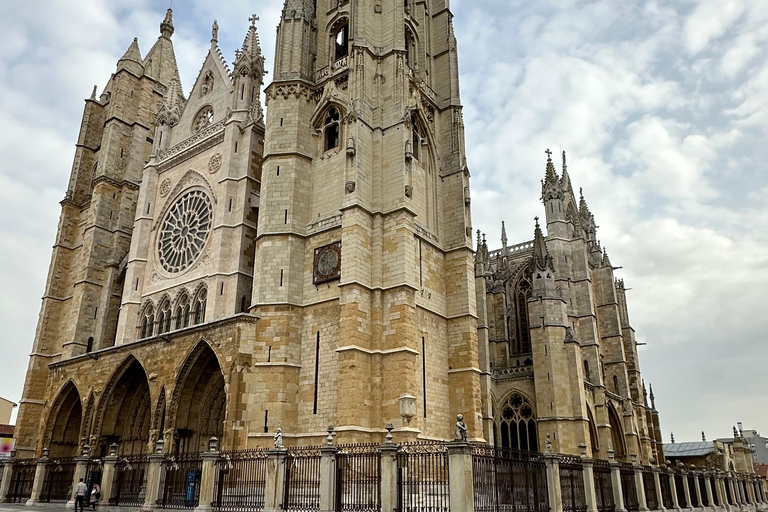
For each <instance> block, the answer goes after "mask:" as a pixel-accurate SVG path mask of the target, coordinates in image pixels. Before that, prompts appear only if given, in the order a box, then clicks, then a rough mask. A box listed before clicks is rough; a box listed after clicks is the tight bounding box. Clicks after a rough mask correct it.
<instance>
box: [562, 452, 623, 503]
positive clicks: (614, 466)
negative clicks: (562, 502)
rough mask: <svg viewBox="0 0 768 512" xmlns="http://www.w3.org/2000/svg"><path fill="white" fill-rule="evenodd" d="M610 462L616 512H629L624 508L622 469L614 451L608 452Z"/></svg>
mask: <svg viewBox="0 0 768 512" xmlns="http://www.w3.org/2000/svg"><path fill="white" fill-rule="evenodd" d="M608 460H609V461H610V462H609V464H610V465H611V486H612V487H613V503H614V505H616V509H615V510H616V512H627V509H626V508H624V493H623V492H622V487H621V469H620V466H619V463H618V462H616V457H615V456H614V452H613V450H608ZM552 510H561V509H554V508H553V509H552Z"/></svg>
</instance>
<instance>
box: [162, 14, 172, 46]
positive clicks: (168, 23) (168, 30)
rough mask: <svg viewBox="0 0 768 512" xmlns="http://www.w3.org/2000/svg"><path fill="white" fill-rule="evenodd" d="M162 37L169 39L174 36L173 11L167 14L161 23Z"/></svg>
mask: <svg viewBox="0 0 768 512" xmlns="http://www.w3.org/2000/svg"><path fill="white" fill-rule="evenodd" d="M160 35H161V36H162V37H167V38H168V39H170V38H171V36H172V35H173V10H171V9H168V10H167V11H166V12H165V18H164V19H163V21H162V23H160Z"/></svg>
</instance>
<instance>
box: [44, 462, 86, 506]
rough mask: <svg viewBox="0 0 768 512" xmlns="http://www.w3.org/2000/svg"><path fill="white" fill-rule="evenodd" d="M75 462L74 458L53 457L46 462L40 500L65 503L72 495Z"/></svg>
mask: <svg viewBox="0 0 768 512" xmlns="http://www.w3.org/2000/svg"><path fill="white" fill-rule="evenodd" d="M76 468H77V462H76V461H75V458H74V457H72V458H67V459H55V460H51V461H49V462H48V464H46V468H45V480H43V491H42V493H41V495H40V501H42V502H45V503H66V502H67V501H69V499H70V498H71V497H72V486H73V484H74V479H75V469H76Z"/></svg>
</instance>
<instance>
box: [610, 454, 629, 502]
mask: <svg viewBox="0 0 768 512" xmlns="http://www.w3.org/2000/svg"><path fill="white" fill-rule="evenodd" d="M608 464H609V465H610V466H611V487H613V503H614V505H615V506H616V509H615V510H616V512H627V509H626V508H624V493H623V492H622V487H621V466H620V465H619V463H618V462H617V461H616V456H615V455H614V451H613V450H608Z"/></svg>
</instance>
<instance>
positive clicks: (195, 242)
mask: <svg viewBox="0 0 768 512" xmlns="http://www.w3.org/2000/svg"><path fill="white" fill-rule="evenodd" d="M212 213H213V208H212V206H211V200H210V198H209V197H208V195H207V194H206V193H205V192H203V191H201V190H193V191H191V192H187V193H186V194H184V195H183V196H181V197H180V198H179V200H178V201H176V202H175V203H174V204H173V206H171V208H170V209H169V210H168V213H167V214H166V215H165V219H164V220H163V223H162V226H161V227H160V234H159V236H158V239H157V249H158V255H159V257H160V264H161V265H162V266H163V268H164V269H165V270H166V271H168V272H171V273H173V274H175V273H178V272H181V271H183V270H185V269H187V268H189V266H190V265H191V264H192V263H193V262H194V261H195V260H196V259H197V257H198V256H200V253H201V252H202V250H203V247H205V242H206V241H207V240H208V235H209V234H210V230H211V215H212Z"/></svg>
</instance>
